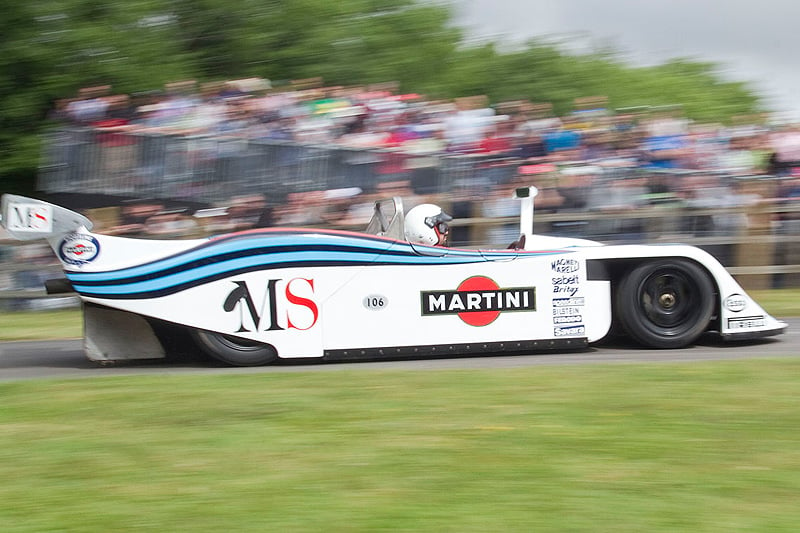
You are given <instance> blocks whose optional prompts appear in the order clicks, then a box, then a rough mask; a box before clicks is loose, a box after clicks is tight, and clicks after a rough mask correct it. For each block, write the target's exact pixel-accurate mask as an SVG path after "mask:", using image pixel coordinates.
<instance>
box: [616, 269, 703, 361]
mask: <svg viewBox="0 0 800 533" xmlns="http://www.w3.org/2000/svg"><path fill="white" fill-rule="evenodd" d="M714 293H715V291H714V284H713V282H712V281H711V278H710V276H709V275H708V273H707V272H706V270H705V269H703V268H702V267H700V266H699V265H697V264H696V263H693V262H691V261H687V260H684V259H667V260H661V261H649V262H646V263H642V264H641V265H639V266H637V267H636V268H634V269H633V270H631V271H630V272H629V273H628V274H627V275H626V276H625V277H624V279H623V280H622V282H621V283H620V285H619V288H618V290H617V293H616V297H615V311H616V313H617V317H618V318H619V321H620V323H621V324H622V327H623V328H624V330H625V332H626V333H627V334H628V335H629V336H630V337H632V338H633V339H634V340H636V341H637V342H639V343H641V344H643V345H645V346H649V347H652V348H683V347H685V346H688V345H690V344H692V343H693V342H694V341H696V340H697V338H698V337H699V336H700V335H702V334H703V332H704V331H705V330H706V329H707V328H708V324H709V322H710V320H711V316H712V314H713V313H714Z"/></svg>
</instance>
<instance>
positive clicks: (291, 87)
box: [53, 78, 800, 243]
mask: <svg viewBox="0 0 800 533" xmlns="http://www.w3.org/2000/svg"><path fill="white" fill-rule="evenodd" d="M53 118H54V119H56V120H60V121H63V122H65V123H68V124H72V125H79V126H88V127H91V128H95V129H98V130H101V131H106V132H109V133H126V132H138V133H143V132H146V133H159V134H169V135H210V136H225V137H240V138H246V139H256V140H268V141H280V142H290V143H298V144H300V145H309V144H313V145H318V146H329V147H345V148H350V149H353V151H352V152H350V155H349V157H350V159H349V160H348V163H349V164H350V167H351V169H358V168H359V166H363V168H364V169H365V174H364V176H362V177H359V178H358V179H355V178H354V179H353V183H350V184H349V185H351V186H350V187H345V188H337V189H335V190H327V191H326V190H318V191H307V190H306V191H304V192H301V191H298V192H292V193H290V194H289V195H287V196H285V197H283V198H281V201H280V204H276V203H275V202H271V200H272V199H271V198H270V197H269V191H264V194H265V195H266V199H265V200H263V201H264V202H265V203H266V204H269V205H270V210H269V211H270V213H269V216H266V217H256V218H253V217H251V219H250V221H251V222H252V223H253V224H258V225H264V224H269V225H297V224H333V225H336V224H338V225H345V226H347V225H358V224H362V223H364V222H365V221H366V219H368V217H369V209H368V207H367V206H369V205H371V203H372V201H373V200H374V198H375V197H376V196H378V195H380V194H385V193H387V192H388V189H387V187H386V185H387V184H388V185H389V186H391V187H394V188H396V189H397V190H396V191H394V192H395V193H396V192H399V193H400V194H401V195H402V196H404V197H405V199H406V203H407V204H409V205H413V204H414V203H416V202H418V201H421V200H422V199H424V200H429V199H430V198H429V197H425V198H421V197H420V195H426V194H427V193H428V192H430V191H421V190H420V189H419V188H418V187H417V186H416V184H417V181H416V180H415V179H414V176H415V175H416V174H418V173H420V172H424V170H425V169H426V168H430V167H431V166H432V165H435V164H436V161H437V159H436V158H438V157H442V156H446V155H463V156H474V157H475V158H476V159H475V161H476V163H475V164H474V165H473V167H474V168H476V169H477V172H473V173H471V174H470V175H469V181H468V182H466V183H456V184H454V187H453V188H452V189H450V190H449V191H448V197H447V198H445V199H444V202H445V203H448V204H451V207H452V208H453V209H454V210H456V211H459V212H460V213H457V214H462V215H464V216H469V217H501V216H510V215H513V214H514V213H515V205H514V204H513V203H512V202H511V201H510V199H509V197H510V191H511V190H512V189H513V187H514V186H518V185H529V184H535V185H537V186H538V187H539V188H540V197H539V198H538V199H537V209H543V210H545V211H549V212H571V211H581V210H583V211H585V210H591V211H606V212H619V211H624V210H630V209H636V208H641V207H646V206H649V205H659V204H662V203H664V202H673V203H681V204H682V205H687V206H692V207H720V206H722V207H724V206H738V205H746V204H748V203H753V202H755V201H759V198H758V197H759V196H760V197H761V198H762V199H763V198H765V197H766V198H769V199H773V198H779V199H792V198H795V197H800V128H798V127H795V126H771V125H766V122H765V120H764V117H747V118H746V119H742V120H740V121H739V122H740V123H739V124H736V125H727V126H723V125H721V124H699V123H695V122H692V121H690V120H688V119H686V118H685V117H684V116H683V114H682V110H681V108H680V106H668V107H648V108H635V109H616V110H614V109H611V108H610V106H609V102H608V100H607V99H606V98H605V97H586V98H580V99H576V100H575V102H574V109H573V111H571V112H570V113H567V114H565V115H561V116H558V115H556V114H555V113H554V112H553V109H552V107H551V106H550V105H548V104H534V103H531V102H528V101H514V102H499V103H491V102H489V100H488V99H487V98H486V97H485V96H470V97H464V98H456V99H453V100H447V101H444V100H433V99H429V98H426V97H425V96H423V95H420V94H407V93H401V92H399V91H398V90H397V86H396V85H395V84H390V83H387V84H379V85H374V86H368V87H365V86H353V87H349V86H336V87H326V86H324V84H323V83H322V80H320V79H309V80H298V81H296V82H293V83H291V84H288V85H285V86H282V87H272V86H271V84H270V82H269V81H267V80H263V79H258V78H250V79H243V80H233V81H227V82H222V83H207V84H202V85H199V84H197V83H195V82H194V81H185V82H177V83H172V84H169V85H167V86H166V87H165V88H164V90H163V91H155V92H148V93H141V94H135V95H121V94H114V93H113V91H112V88H111V87H108V86H102V87H92V88H86V89H83V90H82V91H81V92H80V93H79V94H78V95H77V96H76V98H74V99H71V100H65V101H62V102H59V104H58V106H56V110H55V111H54V114H53ZM765 175H770V176H775V177H777V178H781V180H780V181H776V182H775V183H774V184H773V186H772V187H771V188H769V189H765V188H763V187H762V188H761V189H759V190H758V191H757V193H756V194H754V193H753V191H748V190H743V189H742V188H741V187H739V186H738V185H737V179H736V178H742V177H747V176H765ZM435 199H437V200H442V199H441V198H435ZM260 201H261V200H259V202H260ZM237 202H241V198H236V197H235V195H232V196H231V197H230V198H229V199H228V200H227V201H226V202H225V203H226V204H229V205H226V206H225V207H227V208H228V209H227V211H230V213H228V212H227V211H226V213H225V215H226V217H228V218H236V217H235V214H236V211H237V210H241V209H242V206H241V205H237ZM259 202H256V204H258V203H259ZM256 210H258V208H257V209H256ZM176 217H177V215H176V214H175V213H165V214H163V216H162V218H163V219H164V220H163V222H164V224H163V225H164V226H165V227H167V228H173V227H177V226H178V223H177V222H178V221H177V220H175V219H176ZM220 220H221V219H220ZM167 222H169V224H168V223H167ZM741 223H742V221H741V220H738V221H731V220H729V219H725V217H722V216H719V217H706V218H705V219H703V222H702V224H701V223H699V222H698V221H697V220H694V221H693V222H691V224H693V227H692V228H689V230H690V231H701V230H703V228H706V229H707V228H708V227H711V226H709V224H711V225H712V226H713V227H714V228H715V229H716V230H718V231H719V230H726V228H730V227H733V226H734V225H735V224H741ZM216 225H217V226H218V227H219V228H220V229H223V228H227V227H228V226H226V225H225V224H224V223H223V222H221V221H220V222H218V223H216ZM684 226H685V224H684ZM131 227H134V226H131ZM135 227H139V228H144V227H145V226H135ZM230 227H234V228H242V227H245V226H244V225H243V224H238V223H236V224H232V225H230ZM187 228H188V224H187ZM547 229H548V230H551V231H553V232H561V233H564V232H574V233H581V232H584V233H585V232H587V230H588V229H589V228H587V227H586V226H585V225H583V226H582V225H581V224H579V223H575V224H570V223H564V224H561V225H559V226H558V227H556V226H552V227H549V228H547ZM680 229H682V230H687V228H686V227H683V228H680ZM591 230H593V231H594V232H597V231H601V232H602V233H603V234H606V235H620V236H622V235H628V236H635V235H637V234H639V233H641V231H642V228H641V227H640V224H639V223H638V222H637V221H619V220H617V221H614V220H610V221H606V222H603V223H598V224H597V225H593V227H592V228H591ZM512 231H515V230H512V228H510V227H507V228H505V229H504V228H503V227H497V228H494V229H493V230H492V231H491V232H490V235H489V239H490V240H491V241H498V243H499V241H501V240H507V238H508V237H510V236H511V233H512Z"/></svg>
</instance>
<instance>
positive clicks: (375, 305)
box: [361, 294, 389, 311]
mask: <svg viewBox="0 0 800 533" xmlns="http://www.w3.org/2000/svg"><path fill="white" fill-rule="evenodd" d="M361 303H363V304H364V307H366V308H367V309H369V310H370V311H380V310H381V309H385V308H386V306H387V305H388V304H389V300H388V299H387V298H386V296H383V295H382V294H370V295H369V296H365V297H364V300H362V302H361Z"/></svg>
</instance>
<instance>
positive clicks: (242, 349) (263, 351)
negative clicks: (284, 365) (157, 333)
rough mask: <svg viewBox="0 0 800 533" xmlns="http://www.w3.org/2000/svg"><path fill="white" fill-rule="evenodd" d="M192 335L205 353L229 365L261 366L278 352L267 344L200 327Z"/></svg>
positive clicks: (275, 357)
mask: <svg viewBox="0 0 800 533" xmlns="http://www.w3.org/2000/svg"><path fill="white" fill-rule="evenodd" d="M192 337H193V338H194V340H195V341H196V342H197V344H198V346H200V348H201V349H202V350H203V351H204V352H205V353H207V354H208V355H210V356H211V357H213V358H214V359H217V360H219V361H222V362H223V363H226V364H229V365H233V366H262V365H268V364H270V363H273V362H275V361H276V360H277V359H278V352H277V351H276V350H275V348H274V347H272V346H271V345H269V344H262V343H258V342H253V341H250V340H247V339H243V338H241V337H234V336H232V335H225V334H223V333H215V332H213V331H206V330H202V329H196V330H193V331H192Z"/></svg>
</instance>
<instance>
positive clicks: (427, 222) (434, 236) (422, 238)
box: [405, 204, 453, 246]
mask: <svg viewBox="0 0 800 533" xmlns="http://www.w3.org/2000/svg"><path fill="white" fill-rule="evenodd" d="M451 220H453V217H451V216H450V215H448V214H447V213H445V212H444V211H442V208H441V207H439V206H438V205H434V204H421V205H418V206H416V207H415V208H413V209H411V210H410V211H409V212H408V214H407V215H406V220H405V234H406V240H407V241H408V242H410V243H414V244H427V245H429V246H436V245H444V244H446V242H447V237H448V236H449V234H450V226H449V225H448V224H447V223H448V222H450V221H451Z"/></svg>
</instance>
